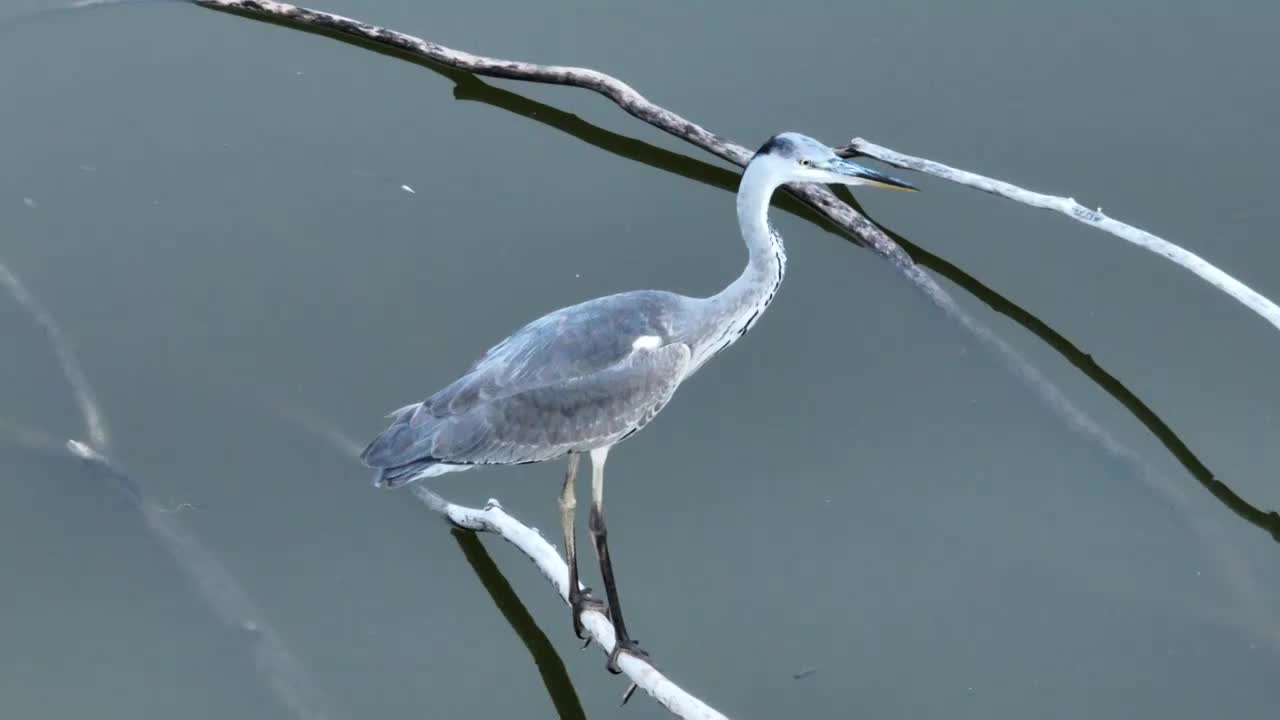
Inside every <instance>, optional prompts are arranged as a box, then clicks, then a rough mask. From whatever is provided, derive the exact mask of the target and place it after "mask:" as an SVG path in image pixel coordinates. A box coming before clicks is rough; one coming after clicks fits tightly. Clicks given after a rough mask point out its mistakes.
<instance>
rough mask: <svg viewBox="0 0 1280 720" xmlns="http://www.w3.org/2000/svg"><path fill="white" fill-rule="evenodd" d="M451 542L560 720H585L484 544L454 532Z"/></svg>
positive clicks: (564, 675)
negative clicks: (521, 650) (530, 666)
mask: <svg viewBox="0 0 1280 720" xmlns="http://www.w3.org/2000/svg"><path fill="white" fill-rule="evenodd" d="M453 539H454V540H457V541H458V547H460V548H462V554H463V556H464V557H466V559H467V563H468V564H469V565H471V569H472V570H474V571H475V573H476V576H477V577H479V578H480V584H482V585H484V589H485V590H486V591H487V592H488V593H489V597H490V598H492V599H493V604H494V605H497V606H498V611H499V612H501V613H502V617H503V618H504V619H505V620H506V621H507V624H509V625H510V626H511V629H512V630H514V631H515V634H516V636H517V637H519V638H520V642H522V643H524V646H525V648H526V649H527V650H528V651H529V655H531V656H532V657H533V663H534V665H536V666H537V667H538V674H539V675H541V676H542V684H543V685H544V686H546V688H547V694H548V695H550V696H551V702H552V704H553V705H555V708H556V713H557V715H559V717H560V720H586V717H587V715H586V713H585V712H584V711H583V709H582V703H581V701H579V700H578V692H577V690H575V689H574V687H573V681H572V680H570V679H569V672H568V671H567V670H566V669H565V667H564V661H563V660H561V659H560V653H558V652H556V649H555V646H554V645H552V644H551V640H550V639H548V638H547V635H546V633H544V632H542V628H540V627H538V623H537V621H536V620H534V619H533V615H530V614H529V611H528V609H526V608H525V606H524V603H523V602H521V601H520V596H519V595H517V594H516V591H515V590H513V589H512V588H511V583H509V582H507V578H506V576H505V575H503V574H502V571H501V570H499V569H498V564H497V563H495V562H494V561H493V558H492V557H490V556H489V551H488V550H485V549H484V543H482V542H480V538H478V537H476V534H475V533H474V532H471V531H470V530H461V529H457V528H455V529H454V530H453Z"/></svg>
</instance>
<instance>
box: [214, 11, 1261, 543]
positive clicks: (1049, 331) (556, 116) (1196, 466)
mask: <svg viewBox="0 0 1280 720" xmlns="http://www.w3.org/2000/svg"><path fill="white" fill-rule="evenodd" d="M232 14H240V13H235V12H234V11H232ZM250 19H252V20H255V21H258V22H266V23H270V24H273V25H280V26H283V27H287V28H290V29H293V30H299V31H302V32H306V33H309V34H313V35H322V36H325V37H328V38H332V39H334V40H338V41H340V42H343V43H346V44H348V45H354V46H356V47H360V48H363V49H365V50H370V51H372V52H376V53H378V54H380V55H386V56H388V57H393V58H396V59H398V60H404V61H406V62H410V63H413V64H415V65H418V66H421V67H423V68H426V69H427V70H430V71H431V72H434V73H436V74H437V75H440V76H442V77H444V78H445V79H447V80H450V81H451V82H453V83H454V88H453V97H454V98H455V99H457V100H468V101H472V102H480V103H484V104H485V105H490V106H492V107H496V108H498V109H501V110H506V111H507V112H510V113H512V114H515V115H519V116H520V117H523V118H526V119H529V120H532V121H534V122H537V123H540V124H542V125H546V126H548V127H552V128H555V129H556V130H559V131H561V132H564V133H566V134H568V135H570V136H572V137H574V138H577V139H578V140H581V141H583V142H585V143H587V144H589V145H591V146H593V147H596V148H599V149H601V150H604V151H605V152H607V153H610V154H611V155H616V156H617V157H621V158H625V159H627V160H633V161H635V162H638V163H642V164H644V165H648V166H649V167H652V168H656V169H658V170H662V171H664V172H668V173H671V174H673V175H677V176H679V177H682V178H686V179H688V180H693V181H695V182H699V183H702V184H704V185H710V186H712V187H717V188H720V189H721V190H725V191H726V192H731V193H732V192H736V191H737V188H738V180H739V178H740V177H741V175H740V174H739V172H738V171H736V170H731V169H728V168H725V167H721V166H719V165H714V164H711V163H709V162H704V161H702V160H697V159H695V158H691V157H689V156H687V155H683V154H681V153H677V152H674V151H671V150H668V149H666V148H662V147H658V146H657V145H653V144H651V143H647V142H645V141H643V140H639V139H637V138H632V137H628V136H626V135H621V134H619V133H615V132H612V131H610V130H606V129H604V128H602V127H599V126H597V125H593V124H591V123H589V122H587V121H585V120H583V119H582V118H580V117H578V116H577V115H574V114H573V113H570V112H566V111H564V110H561V109H559V108H556V107H553V106H551V105H547V104H545V103H542V102H538V101H537V100H533V99H530V98H527V97H525V96H523V95H520V94H518V93H514V92H511V91H510V90H506V89H503V88H499V87H495V86H493V85H490V84H489V83H487V82H485V81H483V80H481V79H480V78H478V77H476V76H475V75H472V74H471V73H468V72H465V71H462V70H457V69H455V68H450V67H447V66H444V65H437V64H434V63H431V62H427V61H424V60H422V59H421V58H418V57H414V56H412V55H409V54H406V53H403V52H399V51H396V50H393V49H391V48H388V47H387V46H385V45H379V44H376V43H371V42H365V41H361V40H358V39H356V38H353V37H351V36H348V35H343V34H339V33H335V32H329V31H325V30H323V29H319V28H316V27H313V26H308V25H303V24H299V23H293V22H289V21H287V20H279V19H275V18H270V19H268V18H263V17H260V16H256V15H255V16H252V17H251V18H250ZM835 190H836V194H837V195H838V196H840V197H841V199H843V200H844V201H845V202H848V203H849V204H850V205H852V206H853V207H854V208H855V209H856V210H858V212H861V213H862V214H864V215H866V214H867V213H866V211H864V210H863V209H862V207H861V206H860V205H859V204H858V202H857V200H855V199H854V198H853V195H852V194H851V193H850V192H849V191H848V189H847V188H844V187H840V188H836V189H835ZM773 205H774V207H776V208H778V209H779V210H782V211H783V212H786V213H789V214H791V215H794V216H796V217H799V218H801V219H803V220H806V221H808V222H811V223H813V224H814V225H816V226H818V227H820V228H822V229H823V230H826V231H828V232H830V233H832V234H834V235H837V236H839V237H840V238H842V239H845V240H847V241H849V242H852V243H854V244H860V243H859V242H858V240H857V239H855V238H852V237H850V236H849V235H847V234H846V233H845V232H844V231H843V230H841V229H840V228H838V227H837V226H836V225H834V224H833V223H831V222H830V221H828V220H827V219H826V218H825V217H823V216H821V215H819V214H818V213H817V212H816V211H814V210H813V209H812V208H810V207H809V206H808V205H805V204H804V203H802V202H800V201H799V200H796V199H795V198H794V197H792V196H790V195H787V194H779V195H777V196H775V197H774V202H773ZM868 217H870V216H869V215H868ZM872 222H875V223H876V225H877V226H878V227H879V228H880V229H881V230H884V232H885V233H886V234H888V235H889V237H891V238H893V240H894V241H895V242H897V243H898V244H899V245H901V246H902V248H903V249H904V250H906V251H907V253H908V254H909V255H910V256H911V259H912V260H913V261H915V262H916V263H918V264H919V265H921V266H923V267H925V268H928V269H929V270H930V271H932V272H934V273H936V274H938V275H941V276H942V277H945V278H946V279H947V280H950V281H951V282H952V283H954V284H955V285H956V286H957V287H959V288H961V289H962V290H964V291H965V292H967V293H969V294H970V295H972V296H973V297H974V298H977V299H978V300H980V301H982V302H983V303H985V304H986V305H987V306H988V307H990V308H991V309H992V310H994V311H996V312H997V313H999V314H1001V315H1004V316H1005V317H1007V318H1009V319H1010V320H1012V321H1014V322H1015V323H1017V324H1018V325H1020V326H1021V327H1022V328H1024V329H1025V330H1027V331H1029V332H1030V333H1032V334H1033V335H1035V336H1036V337H1038V338H1040V340H1041V341H1043V342H1044V343H1045V344H1046V345H1048V346H1049V347H1050V348H1052V349H1053V350H1054V351H1055V352H1056V353H1058V354H1059V355H1061V356H1062V357H1063V358H1064V359H1065V360H1066V361H1067V362H1069V363H1071V365H1073V366H1075V367H1076V368H1077V369H1078V370H1080V371H1081V372H1083V373H1084V374H1085V375H1086V376H1088V378H1089V379H1090V380H1092V381H1093V382H1094V384H1095V385H1097V386H1098V387H1100V388H1101V389H1102V390H1104V391H1105V392H1106V393H1107V394H1109V395H1111V397H1113V398H1115V399H1116V400H1117V401H1118V402H1119V403H1120V404H1121V405H1123V406H1124V407H1125V408H1126V409H1128V411H1129V412H1130V414H1132V415H1133V416H1134V418H1136V419H1137V420H1138V422H1140V423H1142V424H1143V425H1144V426H1145V427H1146V428H1147V429H1148V430H1149V431H1150V432H1151V433H1152V434H1153V435H1155V437H1156V438H1157V439H1158V440H1159V441H1160V442H1161V443H1162V444H1163V445H1164V446H1165V448H1167V449H1168V450H1169V452H1170V453H1172V454H1173V456H1174V458H1176V459H1177V461H1178V462H1179V463H1180V464H1181V465H1182V466H1183V467H1184V468H1186V470H1187V472H1189V473H1191V475H1192V476H1193V477H1194V478H1195V479H1196V480H1197V481H1198V482H1199V483H1200V484H1201V485H1202V486H1204V488H1205V489H1206V490H1208V491H1209V492H1210V494H1212V495H1213V497H1215V498H1217V499H1218V500H1219V501H1220V502H1221V503H1222V504H1223V505H1225V506H1226V507H1227V508H1228V509H1230V510H1231V511H1232V512H1233V513H1235V514H1236V515H1237V516H1239V517H1240V518H1242V519H1244V520H1246V521H1247V522H1249V523H1250V524H1252V525H1254V526H1256V527H1258V528H1259V529H1261V530H1262V531H1264V532H1266V533H1267V534H1268V535H1270V536H1271V538H1272V539H1273V540H1275V541H1276V542H1278V543H1280V513H1277V512H1275V511H1268V510H1263V509H1261V508H1258V507H1255V506H1254V505H1252V504H1250V503H1249V502H1248V501H1246V500H1245V499H1243V498H1241V497H1240V496H1239V495H1238V494H1236V493H1235V491H1233V490H1232V489H1231V488H1230V487H1228V486H1227V485H1226V484H1224V483H1223V482H1222V481H1221V480H1219V479H1218V478H1217V477H1216V476H1215V475H1214V473H1213V471H1212V470H1210V469H1209V467H1208V466H1207V465H1205V464H1204V462H1202V461H1201V460H1200V458H1199V457H1197V456H1196V454H1195V453H1194V452H1192V450H1191V448H1190V447H1189V446H1188V445H1187V444H1186V442H1184V441H1183V440H1182V439H1181V438H1180V437H1178V434H1177V433H1175V432H1174V431H1173V429H1172V428H1170V427H1169V425H1168V423H1166V422H1165V421H1164V420H1162V419H1161V418H1160V416H1159V415H1157V414H1156V413H1155V411H1153V410H1152V409H1151V408H1150V407H1149V406H1148V405H1147V404H1146V403H1145V402H1143V401H1142V399H1141V398H1139V397H1138V396H1137V395H1135V394H1134V393H1133V391H1131V390H1129V388H1127V387H1126V386H1125V385H1124V384H1123V383H1121V382H1120V380H1118V379H1117V378H1116V377H1115V376H1114V375H1112V374H1111V373H1109V372H1107V370H1105V369H1104V368H1103V367H1102V366H1101V365H1099V364H1098V363H1097V361H1095V360H1094V359H1093V356H1092V355H1090V354H1089V353H1087V352H1085V351H1083V350H1081V349H1080V348H1079V347H1078V346H1077V345H1076V344H1075V343H1073V342H1071V341H1070V340H1068V339H1067V338H1066V337H1065V336H1063V335H1062V334H1061V333H1059V332H1058V331H1056V330H1054V329H1053V328H1052V327H1050V326H1049V325H1048V324H1047V323H1045V322H1044V321H1043V320H1041V319H1040V318H1038V317H1036V316H1035V315H1034V314H1032V313H1031V312H1029V311H1027V310H1026V309H1025V308H1022V307H1020V306H1019V305H1018V304H1017V303H1014V302H1013V301H1012V300H1010V299H1008V298H1006V297H1004V296H1003V295H1001V294H1000V293H998V292H996V291H995V290H993V289H991V288H990V287H988V286H987V285H984V284H983V283H982V282H981V281H979V280H978V279H977V278H975V277H973V276H972V275H970V274H968V273H967V272H965V271H964V270H962V269H960V268H959V267H957V266H956V265H954V264H952V263H951V262H949V261H947V260H945V259H943V258H941V257H939V256H937V255H934V254H933V253H931V252H929V251H928V250H925V249H924V248H922V247H920V246H918V245H916V244H915V243H913V242H911V241H910V240H907V239H906V238H904V237H902V236H901V235H899V234H898V233H896V232H894V231H893V230H890V229H889V228H887V227H885V226H884V225H883V224H881V223H879V222H876V221H875V220H874V218H872Z"/></svg>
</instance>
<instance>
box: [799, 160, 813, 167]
mask: <svg viewBox="0 0 1280 720" xmlns="http://www.w3.org/2000/svg"><path fill="white" fill-rule="evenodd" d="M812 166H813V161H811V160H807V159H806V160H801V161H800V167H812Z"/></svg>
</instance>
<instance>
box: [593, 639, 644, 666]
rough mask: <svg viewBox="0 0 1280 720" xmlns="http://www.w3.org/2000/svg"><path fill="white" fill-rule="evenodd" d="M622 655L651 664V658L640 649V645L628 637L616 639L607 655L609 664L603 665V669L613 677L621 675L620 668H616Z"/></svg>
mask: <svg viewBox="0 0 1280 720" xmlns="http://www.w3.org/2000/svg"><path fill="white" fill-rule="evenodd" d="M624 653H625V654H627V655H630V656H631V657H633V658H635V659H637V660H643V661H644V662H646V663H649V664H650V665H652V664H653V658H652V657H650V656H649V653H647V652H645V651H644V650H643V649H642V648H641V647H640V643H638V642H636V641H635V640H632V639H631V638H629V637H624V638H618V641H617V642H616V643H615V644H614V646H613V652H611V653H609V662H607V663H605V666H604V667H605V669H606V670H608V671H609V672H611V673H613V674H614V675H617V674H619V673H621V672H622V668H620V667H618V657H619V656H620V655H622V654H624Z"/></svg>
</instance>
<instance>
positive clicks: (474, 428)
mask: <svg viewBox="0 0 1280 720" xmlns="http://www.w3.org/2000/svg"><path fill="white" fill-rule="evenodd" d="M797 180H799V181H805V180H808V181H811V182H812V181H825V182H845V183H847V184H865V183H873V184H881V185H885V184H887V185H894V186H903V187H906V184H905V183H902V182H901V181H896V180H893V179H892V178H887V177H885V176H883V175H880V174H879V173H876V172H874V171H872V170H868V169H867V168H863V167H861V166H859V165H856V164H854V163H850V162H848V161H845V160H841V159H839V158H837V157H836V156H835V155H834V154H833V153H832V151H831V149H830V148H828V147H826V146H825V145H822V144H821V143H819V142H817V141H816V140H813V139H811V138H808V137H805V136H803V135H798V134H795V133H782V134H779V135H775V136H774V137H773V138H770V140H769V141H768V142H767V143H765V144H764V145H763V146H762V147H761V149H760V151H759V152H758V153H757V154H756V156H755V157H754V158H753V159H752V162H751V163H750V164H749V165H748V168H747V171H746V173H745V174H744V175H743V181H742V185H741V187H740V188H739V192H738V201H737V204H738V219H739V224H740V226H741V229H742V233H743V236H744V239H745V240H746V243H747V248H748V252H749V254H750V258H749V262H748V264H747V267H746V269H745V270H744V271H743V272H742V274H741V276H739V277H738V279H737V280H735V281H734V282H733V283H731V284H730V285H729V286H728V287H726V288H725V289H724V290H723V291H721V292H720V293H717V294H716V295H713V296H711V297H709V298H691V297H684V296H682V295H677V294H674V293H669V292H662V291H657V290H641V291H636V292H628V293H621V294H618V295H610V296H608V297H603V298H597V299H595V300H589V301H587V302H584V303H581V304H578V305H573V306H570V307H566V308H562V309H560V310H557V311H555V312H552V313H550V314H548V315H545V316H543V317H541V318H538V319H537V320H534V321H533V322H531V323H529V324H528V325H525V326H524V327H523V328H521V329H519V330H517V331H516V332H515V333H514V334H512V335H511V336H510V337H508V338H507V339H505V340H503V341H502V342H500V343H498V344H497V345H495V346H494V347H493V348H491V349H490V350H489V351H488V352H486V353H485V354H484V355H483V356H481V357H480V359H479V360H477V361H476V362H475V363H474V364H473V365H472V366H471V368H470V369H469V370H468V371H467V372H466V373H465V374H464V375H462V377H460V378H458V379H457V380H455V381H454V382H453V383H451V384H450V385H448V386H446V387H445V388H443V389H441V390H440V391H439V392H437V393H435V394H434V395H432V396H431V397H429V398H427V399H426V400H425V401H423V402H422V403H419V404H417V405H411V406H408V407H405V408H401V409H400V410H398V411H396V412H395V413H393V414H392V417H393V420H392V423H391V425H390V427H388V428H387V429H386V430H385V431H384V432H383V433H382V434H380V435H378V436H377V437H376V438H375V439H374V440H373V442H371V443H370V444H369V446H368V447H367V448H366V449H365V451H364V453H363V454H362V456H361V459H362V460H363V461H364V462H365V463H366V464H367V465H369V466H371V467H373V468H375V469H376V474H375V476H374V484H375V485H383V486H388V487H397V486H399V485H403V484H405V483H406V482H410V481H412V480H415V479H417V478H420V477H429V476H431V475H437V474H441V473H443V472H450V471H454V470H462V469H466V468H468V467H472V466H475V465H509V464H518V463H530V462H541V461H545V460H551V459H554V458H557V457H561V456H563V455H565V454H567V453H571V452H585V451H588V450H591V449H594V448H605V447H609V446H611V445H613V444H614V443H617V442H618V441H620V440H621V439H623V438H625V437H627V436H629V435H631V434H633V433H634V432H636V431H637V430H639V429H640V428H642V427H644V425H645V424H646V423H648V422H649V421H650V420H652V419H653V417H654V415H656V414H657V413H658V411H660V410H661V409H662V408H663V407H664V406H665V405H666V404H667V402H668V401H669V400H670V399H671V395H672V393H674V392H675V389H676V388H677V387H678V386H679V384H680V383H681V382H682V381H683V380H684V379H685V378H686V377H688V376H689V375H690V374H692V373H693V371H695V370H696V369H698V368H699V367H701V366H702V365H703V364H704V363H705V362H706V361H707V360H708V359H709V358H710V357H711V356H712V355H714V354H715V353H717V352H719V351H720V350H723V349H724V348H725V347H727V346H728V345H730V344H732V343H733V342H734V341H736V340H737V339H738V338H739V337H741V336H742V335H743V334H744V333H745V332H746V331H747V330H748V329H750V327H751V326H752V324H754V323H755V321H756V320H757V319H758V318H759V317H760V313H762V312H763V311H764V309H765V308H766V307H767V306H768V304H769V302H770V301H771V300H772V299H773V296H774V294H775V292H776V291H777V288H778V286H779V285H780V284H781V282H782V275H783V271H784V269H785V266H786V256H785V253H784V252H783V246H782V239H781V237H780V236H778V234H777V233H776V232H774V231H773V229H772V228H771V227H770V226H769V225H768V221H767V218H766V213H767V210H768V205H769V197H770V196H771V195H772V194H773V191H774V189H775V188H776V187H778V186H779V185H780V184H782V183H783V182H789V181H797Z"/></svg>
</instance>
